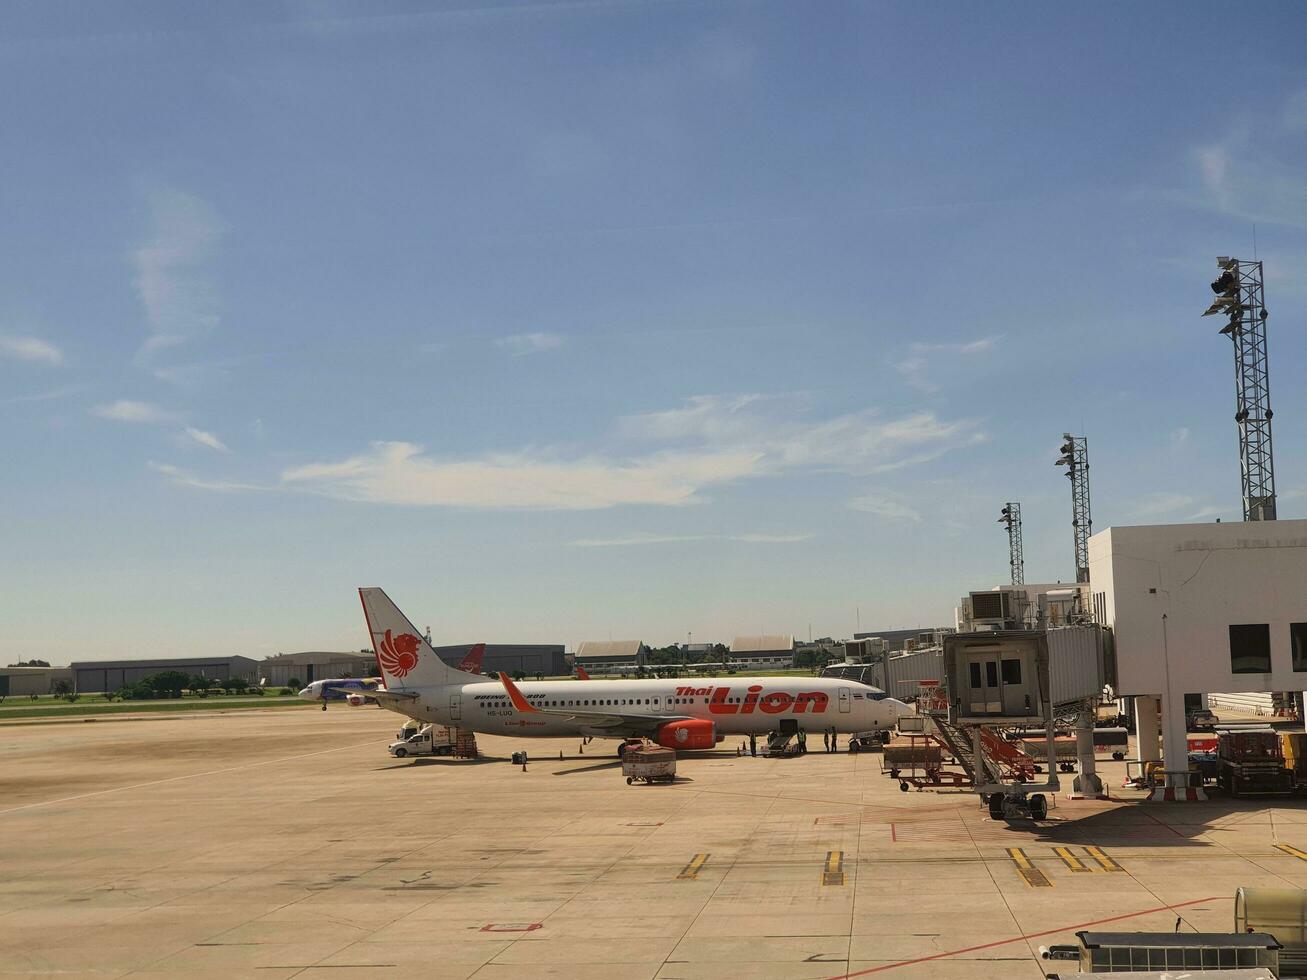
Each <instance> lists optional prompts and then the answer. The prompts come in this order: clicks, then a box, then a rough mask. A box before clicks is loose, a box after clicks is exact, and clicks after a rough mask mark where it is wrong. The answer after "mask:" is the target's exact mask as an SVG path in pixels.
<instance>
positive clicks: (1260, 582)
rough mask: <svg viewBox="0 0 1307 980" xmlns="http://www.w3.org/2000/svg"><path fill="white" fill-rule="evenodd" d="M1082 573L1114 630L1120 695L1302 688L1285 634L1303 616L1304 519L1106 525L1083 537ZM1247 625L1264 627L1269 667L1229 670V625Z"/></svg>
mask: <svg viewBox="0 0 1307 980" xmlns="http://www.w3.org/2000/svg"><path fill="white" fill-rule="evenodd" d="M1089 576H1090V583H1091V589H1092V591H1093V592H1094V593H1096V594H1097V593H1101V594H1102V600H1103V603H1104V607H1105V610H1106V618H1107V623H1108V625H1110V626H1111V627H1112V629H1113V632H1114V633H1115V637H1116V656H1117V677H1118V691H1119V693H1121V694H1145V695H1146V694H1161V695H1162V696H1163V697H1165V696H1166V694H1167V692H1168V689H1169V691H1170V692H1171V693H1172V694H1173V696H1175V697H1179V696H1180V695H1183V694H1185V693H1210V692H1215V691H1221V692H1230V693H1239V692H1249V691H1295V690H1303V689H1304V688H1305V687H1307V671H1298V672H1295V671H1294V670H1293V669H1292V667H1293V665H1292V656H1291V646H1290V636H1289V624H1290V623H1305V622H1307V521H1268V522H1260V523H1252V524H1245V523H1234V524H1175V525H1156V526H1145V527H1113V528H1110V529H1108V530H1106V531H1102V532H1100V533H1099V534H1095V535H1094V536H1093V537H1092V538H1090V539H1089ZM1163 615H1165V616H1166V620H1165V629H1164V628H1163ZM1246 623H1266V624H1268V625H1269V626H1270V637H1271V671H1270V673H1257V674H1236V673H1233V672H1232V670H1231V662H1230V640H1229V627H1230V626H1231V625H1233V624H1246ZM1168 663H1169V668H1170V682H1169V684H1168V680H1167V665H1168Z"/></svg>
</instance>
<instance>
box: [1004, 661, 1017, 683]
mask: <svg viewBox="0 0 1307 980" xmlns="http://www.w3.org/2000/svg"><path fill="white" fill-rule="evenodd" d="M1003 683H1004V684H1020V683H1021V661H1020V660H1004V661H1003Z"/></svg>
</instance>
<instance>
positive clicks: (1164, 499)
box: [1130, 493, 1197, 517]
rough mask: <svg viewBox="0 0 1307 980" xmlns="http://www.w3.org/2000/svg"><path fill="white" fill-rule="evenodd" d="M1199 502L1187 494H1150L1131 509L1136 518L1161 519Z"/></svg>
mask: <svg viewBox="0 0 1307 980" xmlns="http://www.w3.org/2000/svg"><path fill="white" fill-rule="evenodd" d="M1195 503H1197V501H1196V500H1195V499H1194V498H1193V497H1191V496H1189V494H1186V493H1149V494H1145V495H1144V496H1143V497H1141V498H1140V499H1139V502H1138V503H1136V504H1135V506H1134V507H1133V508H1132V509H1131V511H1130V513H1131V515H1132V516H1134V517H1159V516H1162V515H1165V514H1174V513H1176V512H1177V511H1181V510H1185V509H1187V508H1190V507H1193V506H1194V504H1195Z"/></svg>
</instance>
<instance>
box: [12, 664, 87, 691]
mask: <svg viewBox="0 0 1307 980" xmlns="http://www.w3.org/2000/svg"><path fill="white" fill-rule="evenodd" d="M72 679H73V672H72V671H71V670H69V669H68V668H67V667H0V698H2V697H9V696H11V695H12V696H13V697H30V696H31V695H33V694H53V693H54V686H55V684H57V683H58V682H59V681H68V682H69V683H72Z"/></svg>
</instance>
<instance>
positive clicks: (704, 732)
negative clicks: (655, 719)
mask: <svg viewBox="0 0 1307 980" xmlns="http://www.w3.org/2000/svg"><path fill="white" fill-rule="evenodd" d="M657 742H658V744H659V745H661V746H662V747H663V748H665V749H711V748H712V747H713V746H714V745H716V744H717V726H716V725H714V724H713V723H712V722H711V721H708V720H707V719H706V718H690V719H688V720H686V721H669V722H667V723H666V724H664V725H659V726H658V738H657Z"/></svg>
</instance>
